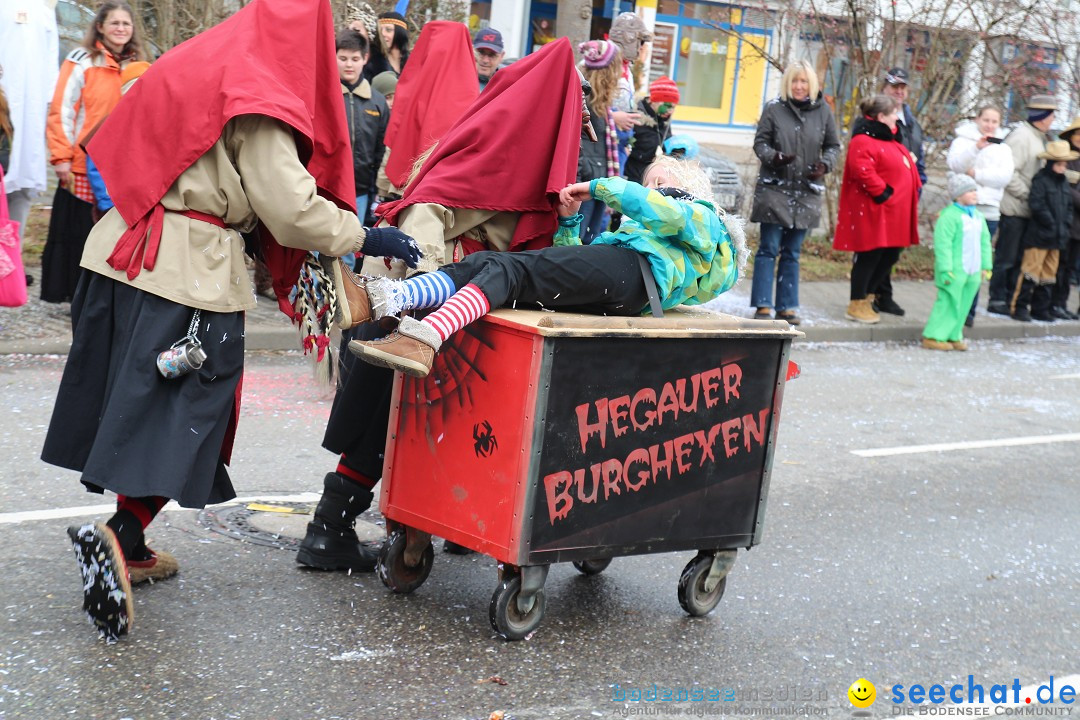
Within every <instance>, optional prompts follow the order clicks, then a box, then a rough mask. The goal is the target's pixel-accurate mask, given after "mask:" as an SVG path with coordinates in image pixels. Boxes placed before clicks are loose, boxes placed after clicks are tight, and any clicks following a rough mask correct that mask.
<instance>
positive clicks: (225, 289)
mask: <svg viewBox="0 0 1080 720" xmlns="http://www.w3.org/2000/svg"><path fill="white" fill-rule="evenodd" d="M161 204H162V205H163V206H164V207H165V209H166V210H197V211H199V212H202V213H207V214H209V215H214V216H215V217H219V218H222V219H223V220H224V221H225V223H226V225H228V226H229V227H228V228H219V227H217V226H216V225H211V224H209V223H205V222H202V221H201V220H193V219H191V218H188V217H186V216H184V215H177V214H175V213H172V212H166V213H165V220H164V228H163V230H162V234H161V246H160V248H159V250H158V256H157V263H156V265H155V266H154V269H153V270H152V271H151V270H147V269H146V268H143V269H142V271H141V272H140V273H139V274H138V275H137V276H136V277H135V279H134V280H130V281H129V280H128V279H127V275H126V274H125V272H124V271H122V270H114V269H113V268H112V267H111V266H110V265H109V264H108V263H107V262H106V260H107V258H108V257H109V255H110V254H112V251H113V248H114V247H115V245H116V241H117V240H119V239H120V236H121V235H123V233H124V231H125V230H127V223H125V222H124V219H123V218H122V217H120V213H119V212H118V211H117V210H116V209H115V208H113V209H112V210H110V211H109V212H108V213H106V214H105V217H103V218H102V219H101V221H100V222H98V224H97V225H95V226H94V229H93V231H92V232H91V233H90V236H89V237H88V238H87V240H86V249H85V250H84V251H83V257H82V266H83V267H84V268H86V269H87V270H92V271H93V272H96V273H100V274H101V275H105V276H106V277H111V278H113V279H115V280H118V281H120V282H125V283H128V284H129V285H132V286H133V287H136V288H138V289H139V290H142V291H144V292H148V293H151V294H153V295H158V296H160V297H163V298H166V299H167V300H172V301H173V302H176V303H180V304H182V305H187V306H189V307H194V308H201V309H203V310H209V311H212V312H235V311H237V310H250V309H252V308H254V307H255V292H254V288H253V287H252V285H251V280H250V279H249V277H248V272H247V266H246V265H245V262H244V241H243V239H242V238H241V237H240V234H239V232H238V231H245V232H246V231H249V230H251V229H253V228H254V227H255V223H256V221H257V220H262V222H263V224H264V225H266V227H267V228H268V229H269V230H270V232H271V233H272V234H273V236H274V238H275V239H276V240H277V241H278V242H279V243H280V244H282V245H284V246H286V247H290V248H299V249H303V250H316V251H318V252H321V253H326V254H327V255H334V256H341V255H344V254H346V253H348V252H351V251H352V250H353V247H354V246H355V244H356V242H357V239H358V238H359V236H360V234H361V232H362V226H361V224H360V220H359V219H358V218H357V217H356V215H355V214H354V213H350V212H348V211H346V210H342V209H340V208H338V207H337V206H336V205H334V204H333V203H332V202H330V201H329V200H326V199H324V198H321V197H319V195H318V192H317V188H316V186H315V179H314V178H313V177H312V176H311V174H310V173H308V171H307V170H306V169H305V168H304V166H303V165H302V164H301V163H300V159H299V157H298V155H297V150H296V142H295V141H294V139H293V132H292V129H291V128H289V127H288V126H287V125H285V124H283V123H281V122H279V121H277V120H274V119H272V118H268V117H265V116H262V115H244V116H241V117H238V118H234V119H233V120H231V121H229V123H228V124H226V125H225V129H224V130H223V131H222V133H221V137H220V138H219V139H218V141H217V142H216V143H214V145H213V146H211V148H210V149H209V150H207V151H206V153H205V154H204V155H203V156H202V157H200V158H199V159H198V160H196V161H195V162H194V163H193V164H192V165H191V167H189V168H188V169H187V170H185V171H184V172H183V174H181V175H180V177H179V178H177V180H176V182H175V183H173V186H172V187H171V188H169V190H168V192H166V193H165V196H164V197H163V198H162V199H161Z"/></svg>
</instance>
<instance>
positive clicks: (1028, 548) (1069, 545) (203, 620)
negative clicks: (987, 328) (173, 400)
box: [0, 339, 1080, 720]
mask: <svg viewBox="0 0 1080 720" xmlns="http://www.w3.org/2000/svg"><path fill="white" fill-rule="evenodd" d="M1078 351H1080V341H1078V340H1077V339H1067V340H1055V339H1047V340H1038V341H1018V342H1010V343H994V342H975V343H973V348H972V351H971V352H968V353H932V352H928V351H924V350H921V349H919V348H917V347H915V346H913V345H890V344H883V343H878V344H850V345H812V344H811V345H808V344H802V345H798V346H797V347H796V349H795V351H794V353H793V359H795V360H796V361H797V362H799V363H800V364H801V366H802V370H803V372H802V377H800V378H799V379H797V380H795V381H793V382H791V383H790V384H789V385H788V387H787V391H786V394H785V400H784V412H783V416H782V421H781V428H780V434H779V443H778V447H777V450H776V462H775V466H774V473H773V477H772V486H771V493H770V497H769V504H768V511H767V518H766V531H765V536H764V540H763V542H762V544H761V545H760V546H758V547H755V548H754V549H753V550H751V551H749V552H740V553H739V557H738V560H737V564H736V566H735V568H734V570H733V571H732V573H731V575H730V577H729V579H728V584H727V591H726V595H725V597H724V598H723V600H722V601H721V603H720V605H719V606H718V608H717V609H716V610H715V611H714V612H713V613H712V614H711V615H709V616H707V617H705V618H697V619H693V618H689V617H688V616H686V615H685V613H683V611H682V610H681V608H680V607H679V604H678V602H677V600H676V592H675V591H676V583H677V580H678V577H679V573H680V571H681V569H682V567H683V565H684V564H685V563H686V562H687V561H688V560H689V559H690V555H689V554H687V553H680V554H665V555H650V556H641V557H633V558H617V559H616V560H615V561H614V562H613V563H612V565H611V566H610V567H609V568H608V569H607V570H606V571H605V572H604V573H603V574H601V575H598V576H595V577H584V576H581V575H579V574H578V573H577V572H576V571H575V570H574V569H573V568H572V567H569V566H562V565H559V566H555V567H554V568H553V569H552V570H551V574H550V576H549V578H548V581H547V584H546V586H545V587H546V596H547V615H546V618H545V620H544V622H543V624H542V625H541V626H540V628H539V630H538V631H537V632H536V633H535V634H534V635H533V636H532V637H531V638H530V639H528V640H526V641H522V642H517V643H508V642H505V641H503V640H501V639H499V638H497V637H495V636H494V635H493V633H492V631H491V629H490V626H489V624H488V618H487V614H488V602H489V599H490V597H491V593H492V591H493V590H494V588H495V585H496V569H495V567H494V563H493V561H492V560H490V559H488V558H484V557H478V556H470V557H453V556H447V555H443V554H437V556H436V565H435V568H434V570H433V572H432V575H431V577H430V578H429V580H428V581H427V583H426V584H425V585H423V586H422V587H421V588H420V589H419V590H417V591H416V592H415V593H414V594H413V595H411V596H398V595H394V594H392V593H390V592H389V591H387V590H386V589H385V588H384V587H383V586H382V584H381V583H380V581H379V580H378V579H377V578H375V577H374V576H372V575H364V576H359V575H353V576H346V575H342V574H326V573H316V572H308V571H303V570H300V569H298V568H297V566H296V565H295V564H294V559H293V555H292V554H291V553H290V552H287V551H284V550H280V549H275V548H272V547H263V546H259V545H252V544H248V543H242V542H239V541H237V540H234V539H230V538H228V537H225V536H223V535H220V534H217V533H214V532H211V531H210V530H208V529H207V528H206V527H205V526H204V525H203V524H201V523H200V522H199V519H198V514H197V513H196V512H194V511H186V510H176V511H167V512H166V513H164V514H163V515H162V516H161V518H159V520H157V521H156V522H155V524H154V526H152V528H151V532H150V539H151V541H152V543H156V544H157V545H158V546H159V547H162V548H165V549H168V550H170V551H172V552H174V553H175V554H176V555H177V556H178V558H179V560H180V563H181V572H180V574H179V575H178V576H177V577H176V578H174V579H171V580H168V581H166V582H163V583H158V584H157V585H154V586H152V587H141V588H138V589H137V590H136V593H135V601H136V621H135V627H134V630H133V632H132V634H131V635H129V636H128V637H126V638H124V639H123V640H122V641H121V642H119V643H118V644H115V645H111V646H110V645H106V644H104V643H103V642H101V641H99V640H98V639H97V638H96V636H95V634H94V633H93V632H92V630H91V628H90V626H89V625H88V624H86V622H85V620H84V619H83V618H82V616H81V614H80V612H79V601H80V593H79V589H80V585H79V580H78V575H77V571H76V567H75V563H74V561H73V558H72V554H71V550H70V546H69V545H68V543H67V539H66V536H65V534H64V528H65V527H66V526H67V525H69V524H72V523H75V522H80V521H81V520H82V518H81V517H79V518H71V517H55V518H51V519H49V518H40V517H39V516H37V515H35V516H32V517H33V519H24V520H22V521H21V522H14V521H13V520H15V519H18V518H24V517H26V516H23V515H18V516H17V515H14V513H25V512H30V511H43V510H49V509H60V511H59V512H58V513H57V514H58V515H61V516H62V515H64V514H65V513H64V512H63V509H65V508H73V507H79V506H86V505H94V504H98V503H102V502H105V500H103V499H102V498H101V497H99V496H95V495H87V494H86V493H84V492H83V491H82V490H81V486H80V485H79V483H78V481H77V480H78V479H77V475H76V474H75V473H71V472H68V471H62V470H59V469H56V468H52V467H50V466H47V465H45V464H43V463H41V462H40V460H38V459H37V456H38V452H39V450H40V446H41V442H42V438H43V436H44V432H45V428H46V426H47V424H48V420H49V415H50V411H51V405H52V400H53V397H54V394H55V388H56V385H57V383H58V380H59V376H60V372H61V370H62V367H63V358H59V357H48V356H45V357H41V356H39V357H18V356H7V357H0V388H2V393H3V398H4V407H5V409H6V412H4V413H3V414H0V457H3V458H4V460H3V467H4V471H3V473H0V497H2V498H3V500H2V501H0V567H2V568H3V575H4V577H3V582H2V583H0V598H2V601H0V605H2V606H3V608H4V614H5V617H6V623H5V624H4V625H3V626H0V717H2V718H34V719H35V720H37V719H51V718H67V717H74V718H86V719H90V718H108V719H112V720H116V719H120V718H134V719H138V720H143V719H144V718H170V719H175V718H199V719H207V718H215V719H223V718H242V719H245V720H246V719H248V718H251V719H257V720H272V719H282V720H285V719H289V720H291V719H293V718H296V719H297V720H301V719H303V720H307V719H312V720H314V719H320V718H349V719H354V718H357V719H358V718H485V719H486V718H488V717H489V716H490V715H491V713H492V712H495V711H502V712H503V713H505V717H506V718H516V719H521V720H526V719H533V718H588V717H602V716H610V715H616V716H618V714H620V713H624V712H625V713H630V712H636V713H637V714H646V713H647V714H649V715H650V716H652V717H686V716H694V715H695V714H697V715H716V714H721V713H723V714H725V715H727V716H730V717H747V716H754V717H761V716H767V714H773V715H775V714H779V713H780V712H782V711H785V709H787V711H788V712H801V713H802V714H804V715H807V716H811V717H812V716H823V715H829V716H832V717H850V716H851V713H852V711H853V710H854V708H853V707H852V705H851V703H850V702H849V701H848V698H847V694H846V693H847V689H848V686H849V685H851V684H852V683H853V682H854V681H855V680H857V679H858V678H861V677H865V678H866V679H868V680H870V681H871V682H872V683H874V684H875V685H876V687H877V697H878V699H877V702H876V703H875V704H874V705H873V706H871V708H870V709H869V712H870V713H871V714H872V715H873V716H877V717H888V716H890V715H892V714H893V712H894V710H895V708H894V705H893V703H892V702H890V701H889V699H888V698H889V696H890V690H889V688H891V687H892V686H893V685H895V684H902V685H904V686H905V687H906V686H910V685H911V684H914V683H922V684H924V685H927V686H929V685H931V684H934V683H944V684H946V685H948V684H951V683H953V682H961V681H962V682H966V681H967V677H968V675H969V674H972V675H974V678H975V681H976V682H982V683H984V684H985V685H986V687H987V689H989V687H990V685H991V684H993V683H1001V684H1011V683H1012V682H1013V680H1014V678H1015V679H1018V680H1019V681H1020V683H1021V684H1022V685H1025V686H1032V685H1037V684H1039V683H1044V682H1046V681H1047V680H1048V679H1049V677H1050V676H1054V677H1056V678H1058V679H1059V684H1060V678H1063V677H1066V676H1075V675H1076V673H1078V672H1080V560H1078V555H1077V548H1078V547H1080V522H1078V518H1080V512H1078V506H1077V498H1078V497H1080V493H1078V488H1077V466H1078V464H1080V444H1078V443H1077V442H1076V440H1075V439H1073V440H1072V441H1061V442H1048V443H1044V444H1037V445H1034V444H1029V445H1018V446H1000V445H999V446H991V447H979V448H969V449H959V450H951V451H938V452H930V451H916V452H910V453H907V454H896V455H882V456H876V457H865V456H861V455H856V454H854V451H866V450H872V449H880V448H896V447H910V446H920V445H926V444H932V443H957V442H967V441H986V440H997V441H1000V440H1002V439H1006V438H1024V437H1030V436H1048V435H1060V434H1066V433H1076V432H1077V431H1078V430H1080V352H1078ZM245 390H246V391H247V393H246V399H245V407H244V415H243V417H242V421H241V425H240V433H239V437H238V442H237V450H236V453H235V455H234V465H233V473H232V474H233V478H234V482H235V484H236V486H237V489H238V490H239V491H240V493H241V494H242V495H258V496H268V497H269V496H273V495H276V494H292V493H298V492H314V491H317V490H318V488H319V483H320V479H321V477H322V475H323V474H324V473H325V472H326V471H327V470H329V469H331V468H332V464H333V458H332V457H331V456H330V455H329V454H328V453H326V452H325V451H323V450H322V449H321V448H319V438H320V437H321V431H322V427H323V423H324V422H325V418H326V415H327V413H328V411H329V404H330V403H329V401H330V398H329V396H328V395H327V394H326V393H320V392H319V391H318V390H317V389H316V388H315V386H314V384H313V382H312V381H311V380H310V371H309V370H308V368H307V366H306V364H305V361H304V360H303V359H302V358H301V357H300V356H298V355H252V356H251V357H250V363H249V372H248V376H247V378H246V379H245ZM66 514H73V513H71V512H70V511H69V512H68V513H66ZM369 519H370V518H369ZM654 685H655V686H656V688H657V689H658V690H660V691H663V689H665V688H667V689H670V690H672V691H673V692H675V693H677V692H678V691H679V690H680V689H684V690H686V691H690V690H693V689H694V688H698V689H699V690H702V691H707V690H709V689H714V690H716V691H718V692H720V693H722V697H731V696H733V697H734V700H731V701H726V702H725V701H723V700H721V701H720V702H693V703H683V704H673V703H664V702H659V701H657V702H629V701H620V700H619V698H623V697H625V698H630V697H633V695H634V692H635V691H636V692H638V693H641V692H645V693H646V696H647V693H648V692H649V690H650V689H651V688H652V687H653V686H654ZM1074 685H1080V683H1076V682H1074ZM620 693H621V695H620ZM768 693H771V695H767V694H768ZM769 698H771V699H769ZM1021 702H1022V700H1021ZM906 706H907V707H914V706H911V705H910V703H909V704H907V705H906ZM924 707H925V706H924ZM1048 707H1049V706H1048ZM1053 707H1055V708H1057V709H1058V710H1065V709H1070V708H1069V706H1066V705H1061V704H1058V705H1056V706H1053ZM1074 707H1075V706H1074ZM1074 712H1075V710H1074ZM916 713H917V710H916ZM991 714H993V713H991Z"/></svg>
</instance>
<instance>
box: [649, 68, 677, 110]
mask: <svg viewBox="0 0 1080 720" xmlns="http://www.w3.org/2000/svg"><path fill="white" fill-rule="evenodd" d="M649 99H650V100H652V101H653V102H654V103H663V102H669V103H675V104H676V105H678V104H679V86H678V85H676V84H675V81H674V80H672V79H671V78H669V77H668V76H667V75H661V76H660V77H658V78H656V80H654V81H653V83H652V85H650V86H649Z"/></svg>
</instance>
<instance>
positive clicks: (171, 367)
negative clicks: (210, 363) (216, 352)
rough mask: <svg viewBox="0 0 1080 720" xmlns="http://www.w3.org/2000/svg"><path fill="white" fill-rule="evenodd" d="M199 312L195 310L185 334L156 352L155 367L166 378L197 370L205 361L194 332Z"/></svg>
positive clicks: (196, 327)
mask: <svg viewBox="0 0 1080 720" xmlns="http://www.w3.org/2000/svg"><path fill="white" fill-rule="evenodd" d="M199 316H200V312H199V311H198V310H196V311H195V314H194V316H193V317H192V318H191V325H190V326H189V327H188V332H187V335H185V336H184V337H182V338H180V339H179V340H177V341H176V342H174V343H173V345H172V347H171V348H169V349H168V350H165V351H163V352H161V353H160V354H158V356H157V369H158V372H159V373H161V376H162V377H164V378H165V379H166V380H172V379H173V378H178V377H181V376H183V375H187V374H188V373H189V372H191V371H192V370H198V369H199V368H201V367H202V364H203V363H204V362H205V361H206V351H205V350H203V348H202V343H201V342H199V338H198V337H196V335H195V333H196V332H197V331H198V329H199Z"/></svg>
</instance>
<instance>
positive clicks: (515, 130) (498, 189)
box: [376, 38, 581, 250]
mask: <svg viewBox="0 0 1080 720" xmlns="http://www.w3.org/2000/svg"><path fill="white" fill-rule="evenodd" d="M410 62H411V61H410ZM427 67H428V65H427V64H425V65H424V66H423V67H422V68H421V71H422V72H423V71H424V70H425V68H427ZM473 73H474V74H475V68H474V69H473ZM580 137H581V81H580V78H579V76H578V72H577V69H576V68H575V67H574V53H573V51H572V50H571V49H570V41H569V40H567V39H566V38H559V39H558V40H556V41H555V42H553V43H549V44H548V45H545V46H544V47H543V48H542V49H541V50H539V51H537V52H535V53H533V54H532V55H529V56H527V57H524V58H522V59H521V60H518V61H517V62H515V63H514V64H513V65H511V66H509V67H506V68H503V69H501V70H499V72H497V73H495V75H493V76H492V78H491V82H489V83H488V86H487V88H486V89H485V90H484V92H483V93H481V95H480V97H479V98H477V100H476V102H474V103H473V104H472V105H471V106H470V107H469V108H468V109H467V110H466V111H465V114H464V115H463V116H462V117H461V118H460V119H459V120H458V121H457V122H456V123H454V125H453V126H452V127H451V128H450V129H449V130H447V132H446V134H445V135H444V136H443V137H442V139H441V140H439V146H438V148H437V149H436V150H435V152H434V153H432V155H431V157H429V158H428V159H427V161H426V162H425V163H424V165H423V167H422V168H421V169H420V172H419V174H418V175H417V177H416V179H415V180H414V181H413V183H412V184H411V185H409V186H408V187H407V188H406V189H405V192H404V194H403V196H402V198H401V199H400V200H395V201H394V202H389V203H383V204H381V205H379V207H378V208H377V210H376V214H377V215H379V217H381V218H383V219H385V220H386V221H387V222H389V223H390V224H392V225H393V224H396V221H397V216H398V213H400V212H401V211H402V210H404V209H405V208H407V207H409V206H410V205H414V204H416V203H437V204H439V205H443V206H446V207H453V208H471V209H481V210H503V211H509V212H518V213H521V217H520V218H519V220H518V223H517V228H516V229H515V231H514V238H513V240H512V241H511V244H510V249H511V250H531V249H536V248H541V247H546V246H548V245H550V244H551V238H552V236H553V235H554V233H555V230H556V228H557V224H558V221H557V213H556V211H555V207H556V205H557V204H558V193H559V191H560V190H562V189H563V188H564V187H566V186H567V185H569V184H570V183H572V182H574V180H575V179H576V178H577V169H578V167H577V165H578V148H579V146H580ZM397 152H398V149H397V147H396V146H395V147H394V149H393V154H392V155H391V158H393V157H394V156H395V155H397Z"/></svg>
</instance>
